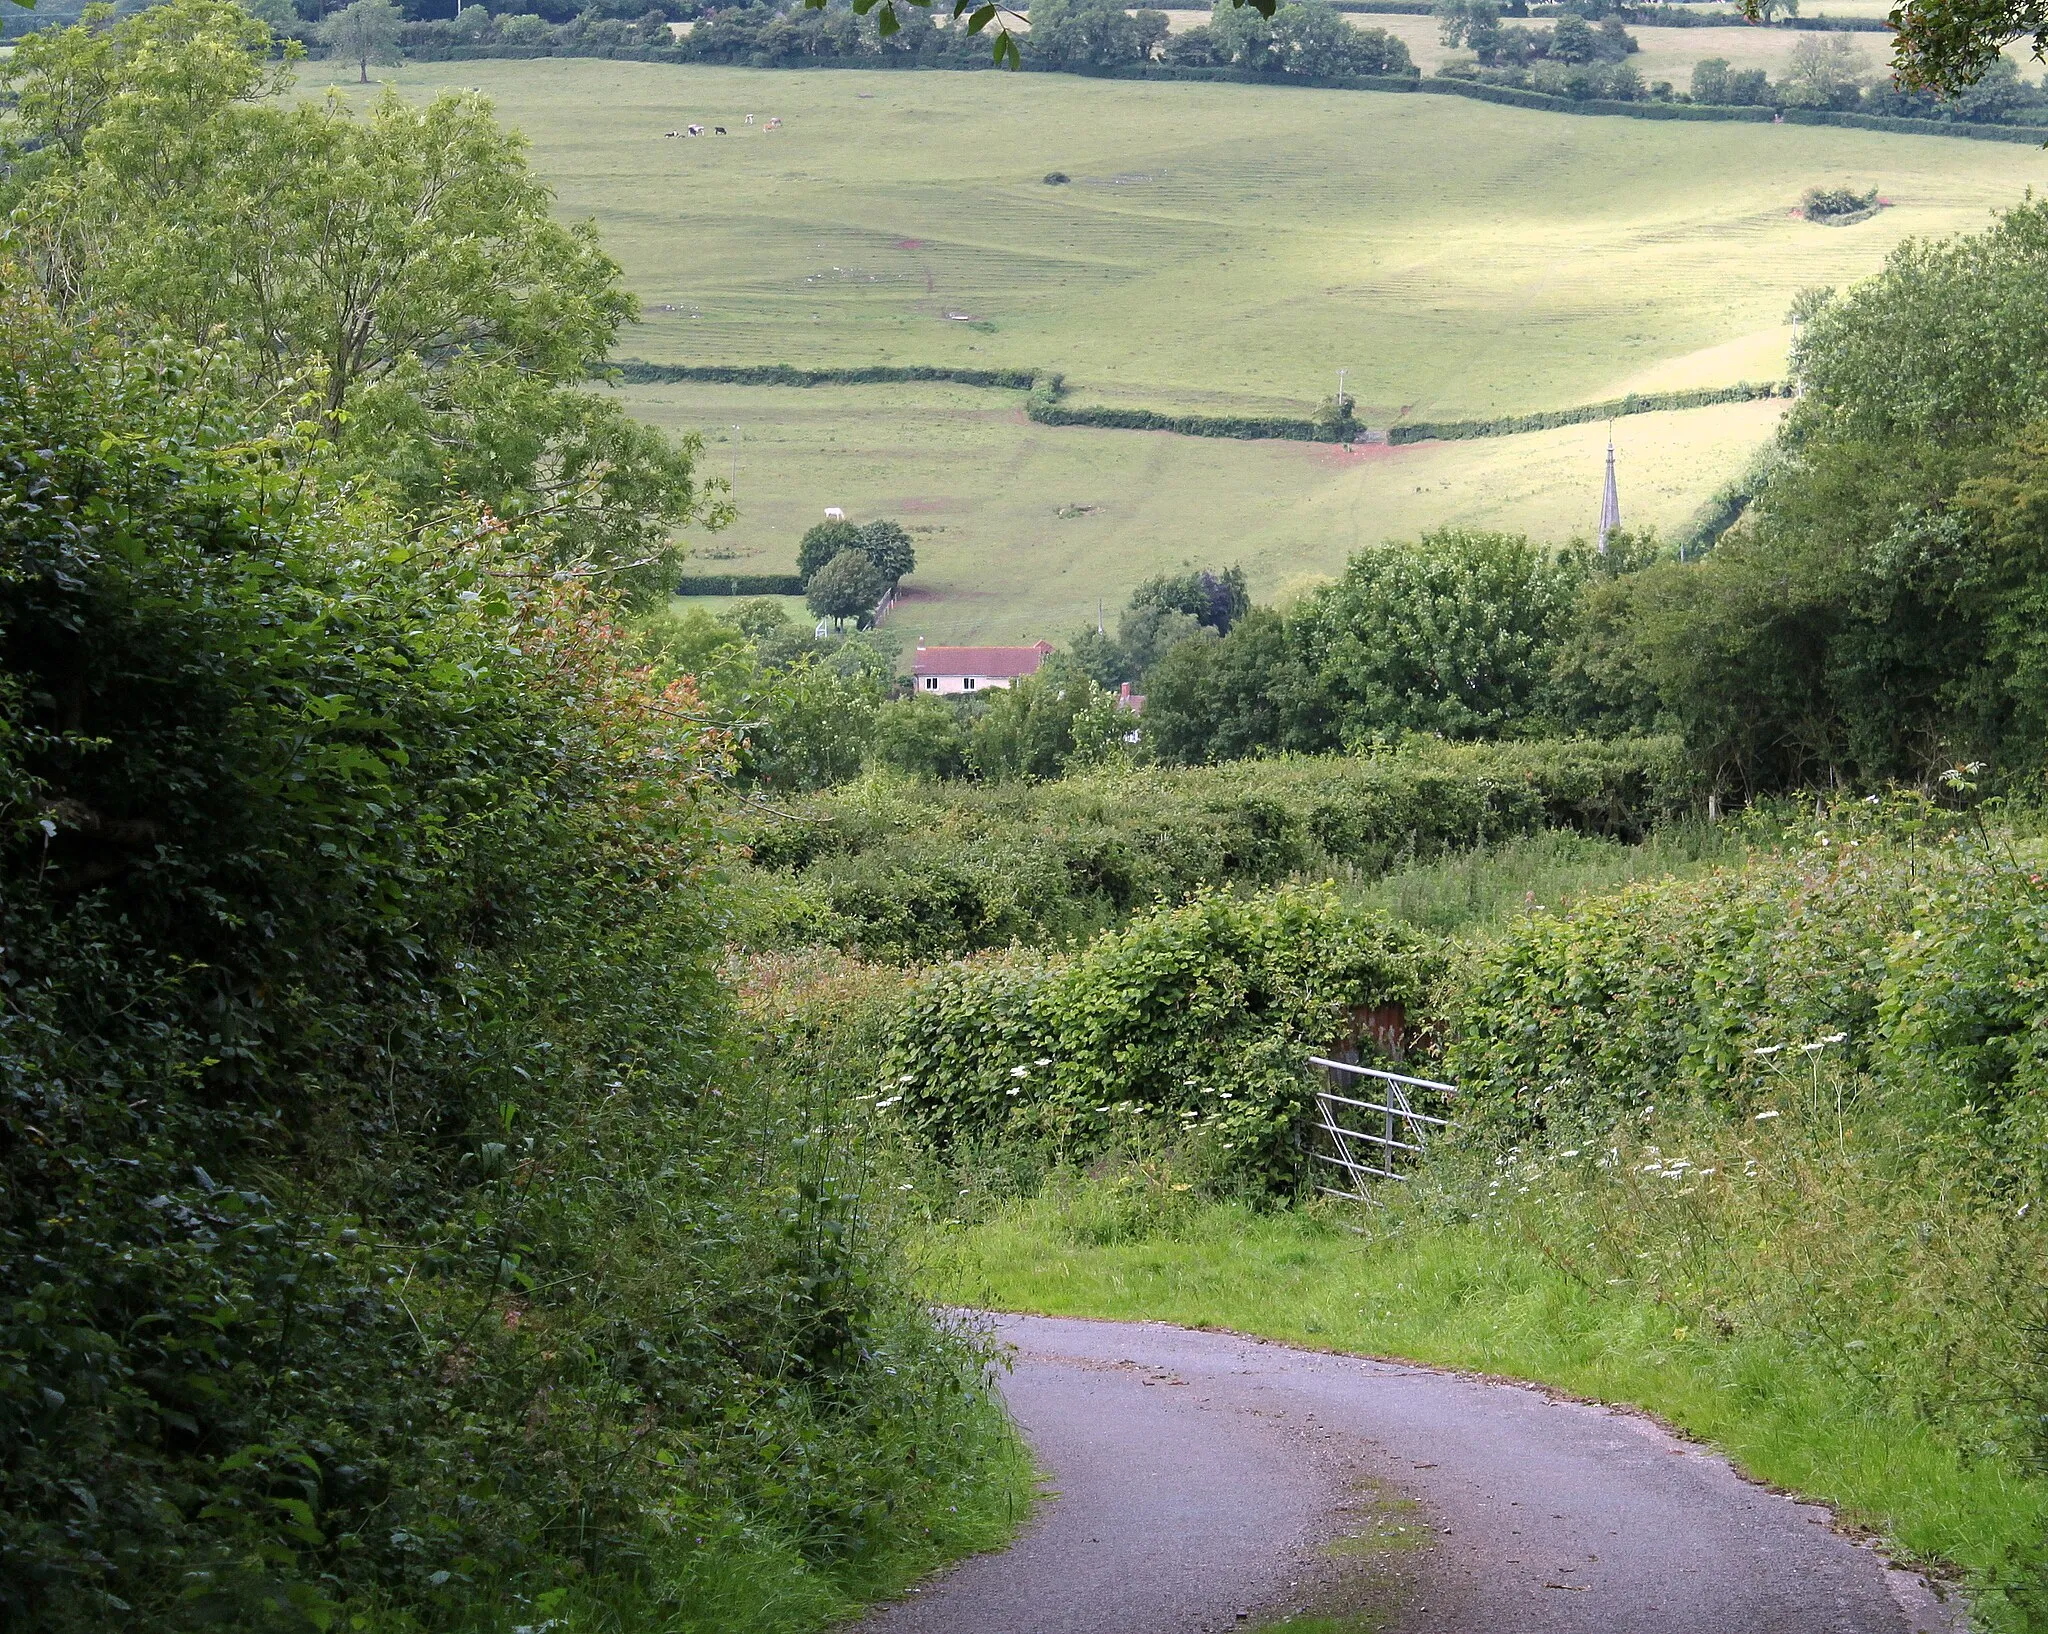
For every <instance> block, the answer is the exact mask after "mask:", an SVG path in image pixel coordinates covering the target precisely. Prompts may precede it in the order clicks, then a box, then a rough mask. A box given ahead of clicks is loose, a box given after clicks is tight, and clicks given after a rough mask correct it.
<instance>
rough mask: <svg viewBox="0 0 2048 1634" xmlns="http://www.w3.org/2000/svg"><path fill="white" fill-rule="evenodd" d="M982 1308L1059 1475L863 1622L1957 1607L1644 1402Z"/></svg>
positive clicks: (1161, 1632)
mask: <svg viewBox="0 0 2048 1634" xmlns="http://www.w3.org/2000/svg"><path fill="white" fill-rule="evenodd" d="M991 1320H993V1321H994V1323H995V1325H996V1328H997V1330H998V1332H999V1334H1000V1336H1001V1337H1002V1338H1003V1339H1004V1340H1005V1341H1007V1342H1008V1343H1009V1344H1010V1345H1011V1346H1013V1347H1014V1348H1015V1369H1014V1371H1013V1373H1012V1374H1011V1376H1010V1377H1009V1379H1008V1380H1007V1381H1006V1383H1005V1385H1004V1395H1005V1397H1006V1399H1007V1400H1008V1402H1009V1405H1010V1409H1011V1411H1012V1412H1013V1413H1014V1414H1015V1416H1016V1419H1017V1422H1018V1423H1019V1425H1020V1426H1021V1427H1022V1428H1023V1430H1024V1433H1025V1435H1026V1437H1027V1438H1028V1439H1029V1441H1030V1443H1031V1445H1032V1447H1033V1449H1034V1450H1035V1452H1036V1453H1037V1456H1038V1459H1039V1463H1040V1465H1041V1467H1042V1468H1044V1469H1045V1470H1046V1471H1047V1472H1048V1474H1049V1482H1048V1489H1049V1492H1050V1493H1052V1494H1054V1496H1052V1497H1051V1500H1050V1501H1049V1502H1047V1503H1046V1504H1045V1505H1044V1506H1042V1508H1041V1510H1040V1512H1039V1513H1038V1515H1037V1516H1036V1517H1035V1518H1034V1519H1033V1521H1032V1522H1031V1524H1030V1525H1029V1526H1028V1527H1027V1528H1026V1529H1025V1531H1024V1533H1023V1535H1022V1536H1021V1537H1020V1538H1019V1539H1018V1541H1017V1542H1016V1543H1015V1544H1014V1545H1013V1546H1012V1547H1011V1548H1010V1549H1008V1550H1006V1551H1004V1552H1003V1553H1001V1554H994V1555H983V1556H980V1557H978V1558H976V1559H973V1560H970V1561H967V1562H965V1563H964V1564H962V1565H961V1566H959V1567H957V1568H955V1569H954V1570H953V1571H952V1572H950V1573H948V1574H946V1575H945V1576H942V1577H939V1578H936V1579H933V1580H932V1581H930V1582H928V1583H926V1584H924V1585H923V1586H921V1588H920V1589H918V1590H916V1591H913V1593H912V1594H910V1595H908V1596H906V1597H905V1598H904V1599H902V1600H900V1601H897V1602H895V1603H893V1604H891V1605H888V1606H884V1607H881V1608H878V1609H877V1610H876V1611H875V1612H873V1613H871V1614H870V1615H869V1616H868V1618H867V1619H866V1620H864V1621H863V1622H862V1623H861V1625H860V1629H861V1631H862V1634H1218V1631H1221V1630H1224V1629H1252V1628H1258V1627H1261V1626H1264V1625H1267V1624H1270V1623H1276V1622H1280V1621H1282V1620H1284V1619H1285V1618H1286V1617H1288V1616H1291V1615H1302V1614H1307V1615H1313V1616H1335V1617H1340V1618H1343V1619H1346V1622H1345V1623H1344V1626H1345V1627H1346V1628H1347V1629H1356V1630H1359V1631H1360V1634H1363V1631H1366V1630H1382V1629H1383V1630H1386V1631H1387V1634H1934V1631H1943V1634H1947V1631H1950V1630H1952V1629H1959V1628H1961V1627H1962V1626H1963V1624H1962V1619H1961V1617H1960V1615H1959V1614H1958V1613H1956V1612H1955V1611H1953V1610H1952V1609H1951V1608H1949V1607H1946V1606H1944V1605H1943V1604H1942V1603H1941V1602H1940V1601H1939V1600H1938V1599H1937V1598H1936V1596H1935V1594H1934V1593H1933V1592H1932V1591H1931V1590H1930V1589H1929V1587H1928V1585H1927V1584H1926V1583H1925V1582H1924V1581H1923V1580H1922V1579H1921V1578H1919V1577H1917V1576H1915V1575H1913V1574H1911V1573H1908V1572H1904V1571H1899V1570H1896V1569H1894V1568H1892V1567H1890V1566H1888V1565H1887V1564H1886V1563H1885V1561H1884V1560H1883V1558H1882V1557H1881V1556H1880V1555H1878V1554H1877V1553H1876V1552H1875V1551H1874V1550H1873V1549H1871V1548H1869V1547H1868V1546H1866V1545H1862V1544H1859V1543H1857V1542H1855V1541H1853V1540H1852V1539H1850V1538H1847V1537H1845V1536H1843V1535H1842V1534H1841V1533H1839V1532H1837V1531H1835V1530H1834V1528H1833V1526H1832V1524H1831V1517H1830V1515H1829V1513H1828V1511H1826V1510H1825V1509H1823V1508H1820V1507H1818V1506H1816V1505H1812V1504H1805V1503H1800V1502H1797V1501H1795V1500H1793V1499H1791V1498H1788V1497H1785V1496H1783V1495H1782V1494H1779V1493H1774V1492H1772V1491H1770V1490H1768V1489H1767V1488H1764V1487H1761V1486H1757V1485H1755V1484H1753V1483H1751V1482H1748V1481H1745V1480H1743V1479H1742V1478H1741V1477H1740V1476H1738V1475H1737V1474H1736V1473H1735V1472H1734V1470H1733V1469H1731V1468H1730V1467H1729V1465H1728V1463H1727V1461H1726V1460H1725V1459H1722V1458H1720V1457H1718V1456H1717V1455H1715V1454H1713V1453H1711V1452H1708V1451H1707V1450H1705V1449H1704V1448H1701V1447H1698V1446H1695V1445H1693V1444H1692V1443H1690V1442H1686V1441H1683V1440H1680V1439H1679V1438H1678V1437H1676V1436H1674V1435H1672V1434H1671V1433H1670V1432H1669V1431H1668V1430H1666V1429H1664V1428H1663V1427H1662V1426H1660V1425H1658V1424H1657V1423H1655V1422H1654V1421H1653V1420H1651V1419H1649V1418H1647V1417H1645V1416H1643V1415H1641V1414H1638V1413H1633V1412H1628V1411H1625V1410H1621V1409H1616V1408H1610V1407H1602V1406H1597V1405H1593V1404H1589V1403H1585V1402H1579V1401H1573V1400H1570V1399H1566V1398H1562V1397H1558V1396H1555V1395H1551V1394H1549V1393H1547V1392H1545V1391H1542V1390H1539V1389H1536V1388H1534V1387H1531V1386H1526V1385H1518V1384H1512V1383H1506V1382H1502V1381H1499V1380H1493V1379H1486V1378H1478V1377H1474V1376H1471V1375H1465V1374H1457V1373H1447V1372H1440V1371H1437V1370H1434V1369H1430V1368H1423V1367H1417V1366H1412V1365H1409V1364H1405V1363H1396V1362H1381V1361H1368V1360H1364V1359H1361V1358H1357V1357H1350V1356H1334V1355H1328V1354H1323V1353H1320V1352H1313V1351H1300V1350H1293V1349H1290V1348H1288V1347H1286V1346H1283V1345H1278V1344H1273V1343H1269V1342H1267V1341H1264V1340H1258V1339H1247V1338H1243V1337H1240V1336H1238V1335H1235V1334H1223V1333H1213V1332H1193V1331H1189V1330H1187V1329H1183V1328H1174V1327H1169V1326H1166V1325H1164V1324H1161V1323H1117V1322H1092V1321H1080V1320H1073V1319H1067V1318H1053V1317H1037V1316H1000V1317H995V1318H992V1319H991ZM1354 1619H1355V1620H1354Z"/></svg>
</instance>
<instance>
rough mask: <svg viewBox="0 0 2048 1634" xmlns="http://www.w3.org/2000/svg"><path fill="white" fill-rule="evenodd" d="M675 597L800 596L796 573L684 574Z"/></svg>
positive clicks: (800, 583) (801, 590)
mask: <svg viewBox="0 0 2048 1634" xmlns="http://www.w3.org/2000/svg"><path fill="white" fill-rule="evenodd" d="M675 593H676V594H677V595H679V596H801V595H802V594H803V593H804V581H803V575H802V574H800V573H685V574H683V575H682V576H681V577H680V578H678V579H677V580H676V589H675Z"/></svg>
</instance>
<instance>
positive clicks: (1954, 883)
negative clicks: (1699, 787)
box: [1444, 797, 2048, 1202]
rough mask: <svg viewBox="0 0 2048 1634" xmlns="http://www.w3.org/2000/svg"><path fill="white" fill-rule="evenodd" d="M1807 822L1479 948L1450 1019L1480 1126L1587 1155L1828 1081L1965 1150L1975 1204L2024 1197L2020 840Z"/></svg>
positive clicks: (2028, 958)
mask: <svg viewBox="0 0 2048 1634" xmlns="http://www.w3.org/2000/svg"><path fill="white" fill-rule="evenodd" d="M1815 821H1816V824H1817V832H1815V833H1813V834H1812V835H1811V836H1810V837H1809V838H1808V839H1807V842H1806V843H1804V844H1802V845H1797V846H1793V847H1787V848H1784V849H1778V850H1773V851H1771V852H1769V853H1756V854H1753V855H1752V856H1751V858H1750V859H1749V861H1748V862H1747V863H1746V864H1745V865H1744V866H1742V867H1740V868H1736V869H1729V870H1721V871H1717V872H1715V873H1713V874H1711V875H1708V876H1706V877H1704V878H1700V879H1693V880H1676V881H1661V882H1656V883H1649V884H1640V885H1635V886H1632V887H1630V888H1629V889H1627V890H1624V891H1621V892H1619V893H1617V894H1615V895H1613V896H1609V897H1603V898H1598V899H1595V900H1592V901H1589V902H1586V903H1582V904H1580V905H1578V906H1577V907H1575V908H1573V909H1572V910H1571V911H1570V912H1568V913H1563V914H1552V913H1540V912H1539V913H1536V914H1532V915H1529V916H1527V917H1525V918H1524V919H1522V920H1520V921H1518V922H1517V923H1516V924H1514V925H1513V926H1512V927H1510V928H1509V929H1508V930H1507V931H1505V932H1504V933H1502V934H1500V935H1499V936H1497V937H1495V938H1493V939H1491V940H1490V941H1488V942H1487V943H1485V944H1484V945H1482V946H1481V947H1480V948H1479V949H1477V950H1476V951H1475V953H1474V954H1473V956H1472V958H1471V960H1470V962H1469V964H1468V966H1467V967H1466V969H1465V970H1464V972H1463V973H1462V974H1461V976H1460V978H1459V980H1458V982H1457V983H1456V986H1455V993H1454V996H1453V998H1452V999H1451V1001H1450V1004H1449V1008H1448V1011H1447V1013H1446V1016H1445V1018H1444V1024H1445V1027H1446V1030H1447V1032H1448V1035H1449V1038H1450V1045H1449V1048H1448V1051H1447V1066H1448V1068H1449V1070H1450V1071H1451V1072H1453V1073H1454V1074H1455V1075H1456V1077H1457V1079H1458V1082H1459V1083H1460V1084H1461V1085H1462V1086H1463V1089H1464V1093H1465V1095H1466V1097H1467V1103H1468V1104H1469V1106H1470V1107H1471V1108H1472V1111H1473V1114H1474V1117H1475V1120H1476V1124H1477V1126H1478V1127H1479V1128H1481V1129H1483V1130H1484V1131H1486V1132H1487V1133H1488V1134H1489V1135H1490V1137H1492V1138H1496V1139H1500V1140H1515V1139H1523V1138H1530V1139H1537V1138H1579V1137H1582V1136H1586V1135H1588V1134H1590V1133H1597V1132H1598V1131H1601V1130H1605V1129H1608V1128H1611V1127H1613V1126H1615V1125H1616V1124H1618V1123H1620V1122H1623V1121H1624V1120H1629V1119H1636V1118H1640V1117H1642V1116H1646V1115H1647V1114H1648V1112H1649V1111H1650V1110H1651V1109H1653V1108H1655V1107H1656V1106H1657V1105H1659V1104H1660V1103H1661V1104H1665V1105H1670V1104H1673V1103H1696V1104H1698V1105H1699V1106H1701V1107H1704V1108H1707V1109H1710V1110H1712V1111H1714V1112H1716V1113H1720V1114H1726V1115H1734V1116H1740V1115H1746V1114H1750V1113H1752V1112H1753V1111H1754V1110H1755V1108H1756V1107H1757V1106H1759V1105H1762V1104H1764V1103H1765V1102H1767V1101H1772V1100H1774V1099H1775V1098H1777V1097H1780V1096H1782V1094H1783V1093H1784V1092H1785V1090H1786V1088H1787V1085H1788V1084H1794V1083H1796V1082H1803V1081H1805V1079H1804V1076H1803V1075H1805V1074H1806V1073H1808V1072H1809V1071H1811V1072H1812V1073H1813V1074H1815V1075H1816V1078H1815V1081H1818V1075H1819V1074H1820V1073H1821V1071H1822V1068H1823V1066H1825V1070H1826V1073H1827V1074H1829V1075H1831V1081H1834V1082H1836V1083H1837V1084H1840V1085H1846V1086H1847V1087H1846V1088H1845V1089H1844V1094H1845V1095H1846V1096H1847V1097H1848V1098H1849V1100H1850V1101H1851V1102H1865V1103H1868V1104H1870V1105H1872V1106H1877V1107H1882V1108H1883V1109H1884V1110H1885V1111H1886V1112H1887V1114H1888V1115H1892V1116H1895V1117H1898V1118H1900V1119H1902V1120H1905V1121H1907V1122H1908V1123H1911V1124H1914V1125H1915V1126H1917V1127H1919V1128H1920V1129H1921V1130H1922V1132H1923V1135H1925V1134H1928V1133H1929V1132H1933V1131H1939V1133H1940V1136H1941V1139H1942V1140H1943V1142H1944V1143H1945V1144H1947V1145H1950V1146H1954V1145H1955V1144H1956V1143H1957V1142H1959V1141H1960V1142H1963V1143H1964V1144H1966V1145H1967V1146H1969V1147H1970V1149H1971V1150H1972V1152H1973V1154H1974V1155H1973V1156H1972V1158H1971V1160H1970V1163H1969V1165H1968V1167H1969V1168H1970V1169H1971V1171H1972V1172H1973V1173H1975V1174H1976V1175H1977V1176H1978V1178H1979V1179H1980V1180H1981V1181H1982V1182H1983V1183H1984V1184H1986V1185H1989V1186H1991V1187H1993V1189H1999V1190H2007V1191H2012V1192H2014V1193H2015V1195H2016V1197H2017V1200H2018V1201H2021V1202H2027V1201H2029V1200H2030V1199H2031V1198H2033V1197H2034V1196H2035V1195H2036V1194H2037V1193H2038V1190H2039V1188H2040V1185H2041V1183H2042V1180H2043V1178H2044V1175H2048V1170H2044V1167H2043V1164H2042V1153H2043V1152H2044V1150H2048V1147H2044V1145H2043V1143H2042V1140H2041V1135H2042V1132H2043V1128H2044V1121H2048V1055H2044V1051H2043V1047H2042V1037H2043V1031H2042V1014H2041V1010H2040V1005H2039V993H2040V991H2041V988H2042V983H2043V980H2044V973H2048V883H2044V879H2043V876H2042V874H2041V872H2040V871H2039V870H2038V869H2037V868H2035V867H2033V866H2031V865H2028V864H2023V863H2022V862H2021V861H2020V860H2019V853H2018V852H2017V851H2015V850H2014V849H2013V846H2014V843H2015V842H2013V841H2012V840H2011V839H2010V838H2009V837H2003V836H2000V835H1994V834H1993V833H1992V832H1991V831H1989V830H1987V829H1986V828H1984V827H1983V826H1982V825H1981V824H1978V823H1976V822H1974V821H1971V820H1969V819H1967V818H1966V817H1964V816H1961V815H1958V814H1954V813H1942V812H1938V811H1936V810H1934V809H1933V808H1932V807H1931V805H1930V804H1929V803H1928V802H1927V801H1925V800H1924V799H1920V798H1909V797H1899V798H1895V799H1894V800H1892V801H1888V802H1887V801H1881V800H1878V799H1876V798H1875V797H1873V798H1872V799H1870V800H1867V801H1861V802H1854V803H1841V804H1837V805H1836V806H1834V807H1833V808H1831V809H1825V808H1824V809H1823V812H1822V814H1821V815H1820V816H1819V817H1817V818H1816V820H1815ZM1821 1055H1824V1056H1825V1061H1824V1062H1819V1061H1815V1060H1813V1059H1812V1058H1813V1057H1815V1056H1821ZM1788 1074H1789V1076H1788Z"/></svg>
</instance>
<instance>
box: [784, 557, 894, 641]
mask: <svg viewBox="0 0 2048 1634" xmlns="http://www.w3.org/2000/svg"><path fill="white" fill-rule="evenodd" d="M888 588H889V586H888V584H887V582H886V581H884V579H883V578H882V575H881V573H880V571H879V570H878V569H877V568H876V567H875V564H874V563H873V562H871V561H869V560H868V558H867V555H866V553H865V552H863V551H858V550H842V551H841V552H840V553H839V554H838V555H837V556H835V557H833V558H832V560H831V561H829V562H827V563H826V564H825V565H824V566H823V567H821V568H819V569H818V571H817V572H816V573H814V574H812V575H811V582H810V584H809V586H808V587H807V588H806V589H805V591H804V605H805V606H807V607H809V608H810V610H811V611H812V612H814V613H816V614H817V615H818V616H819V617H820V618H829V619H831V620H832V622H833V624H834V625H835V626H836V627H838V628H841V629H843V628H845V625H846V621H847V620H848V619H850V618H851V619H860V618H865V617H866V616H867V615H868V614H870V613H872V612H873V611H874V610H875V604H876V603H877V602H879V601H880V600H881V599H882V592H883V591H885V590H887V589H888Z"/></svg>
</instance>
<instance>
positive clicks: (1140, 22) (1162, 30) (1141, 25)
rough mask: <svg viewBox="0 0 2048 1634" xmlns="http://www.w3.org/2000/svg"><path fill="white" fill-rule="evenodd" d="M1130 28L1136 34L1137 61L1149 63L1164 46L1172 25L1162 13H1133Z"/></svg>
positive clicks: (1171, 30) (1146, 11)
mask: <svg viewBox="0 0 2048 1634" xmlns="http://www.w3.org/2000/svg"><path fill="white" fill-rule="evenodd" d="M1131 26H1132V27H1133V28H1134V29H1135V30H1136V32H1137V38H1138V60H1139V61H1140V62H1150V61H1152V60H1153V59H1154V58H1155V57H1157V56H1158V55H1159V54H1160V52H1161V50H1162V49H1163V48H1164V47H1165V45H1166V40H1167V36H1168V35H1170V34H1171V33H1172V32H1173V24H1172V22H1171V20H1170V19H1169V18H1168V17H1167V15H1166V13H1165V12H1163V11H1149V10H1145V11H1134V12H1132V13H1131Z"/></svg>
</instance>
